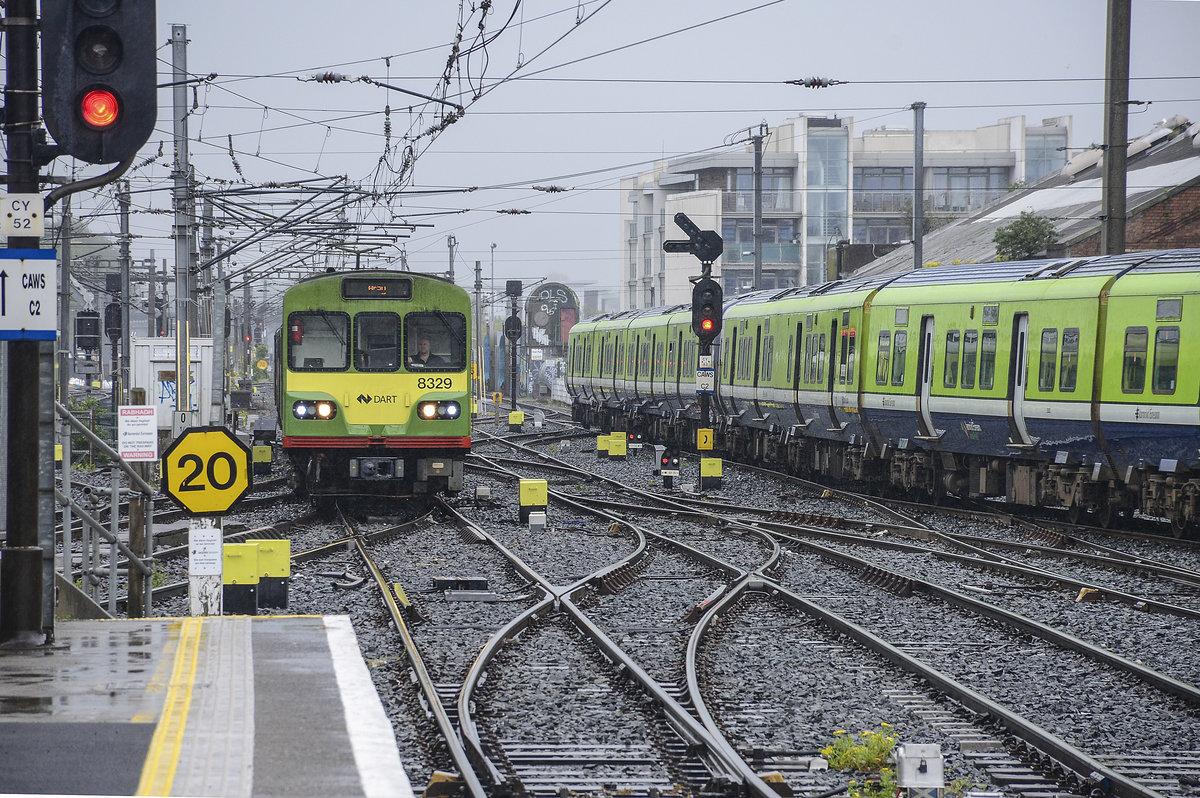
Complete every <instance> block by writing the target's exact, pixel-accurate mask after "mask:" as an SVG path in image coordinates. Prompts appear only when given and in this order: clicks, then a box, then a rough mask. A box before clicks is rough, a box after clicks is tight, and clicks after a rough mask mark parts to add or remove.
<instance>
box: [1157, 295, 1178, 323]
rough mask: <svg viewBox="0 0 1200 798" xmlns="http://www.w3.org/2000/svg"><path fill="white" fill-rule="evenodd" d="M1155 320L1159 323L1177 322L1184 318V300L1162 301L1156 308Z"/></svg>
mask: <svg viewBox="0 0 1200 798" xmlns="http://www.w3.org/2000/svg"><path fill="white" fill-rule="evenodd" d="M1154 318H1155V319H1156V320H1158V321H1176V320H1178V319H1182V318H1183V298H1182V297H1176V298H1175V299H1160V300H1158V304H1157V305H1156V306H1155V313H1154Z"/></svg>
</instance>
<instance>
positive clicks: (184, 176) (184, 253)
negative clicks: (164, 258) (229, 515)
mask: <svg viewBox="0 0 1200 798" xmlns="http://www.w3.org/2000/svg"><path fill="white" fill-rule="evenodd" d="M171 66H172V78H171V79H172V81H173V83H174V88H173V89H172V97H173V100H174V102H173V103H172V110H171V113H172V114H174V117H175V119H174V122H175V124H174V135H175V167H174V169H172V170H171V177H172V178H173V179H174V182H175V185H174V190H173V192H172V197H173V199H174V201H175V227H174V230H172V232H171V235H172V237H173V238H174V239H175V417H174V418H173V419H172V421H171V432H172V434H173V435H174V437H176V438H178V437H179V434H180V433H181V432H183V430H184V429H186V428H187V427H190V426H192V397H191V395H190V393H189V388H190V382H191V343H190V341H189V330H188V305H189V304H190V301H191V294H190V293H189V290H188V289H189V280H188V276H189V275H188V266H189V265H190V262H191V247H190V246H189V243H190V238H191V236H190V235H189V230H190V229H191V219H190V213H189V210H190V207H191V202H190V199H191V198H190V195H189V193H188V192H189V188H190V187H189V185H188V123H187V118H188V104H187V26H186V25H172V26H171Z"/></svg>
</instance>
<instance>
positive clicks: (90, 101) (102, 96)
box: [79, 89, 121, 128]
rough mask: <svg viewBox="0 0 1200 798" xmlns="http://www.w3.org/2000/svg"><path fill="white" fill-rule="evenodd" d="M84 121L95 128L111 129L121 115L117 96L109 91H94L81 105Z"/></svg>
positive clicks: (89, 93)
mask: <svg viewBox="0 0 1200 798" xmlns="http://www.w3.org/2000/svg"><path fill="white" fill-rule="evenodd" d="M79 110H80V112H81V113H82V114H83V121H84V122H87V123H88V124H89V125H91V126H92V127H94V128H106V127H111V126H112V125H113V124H114V123H115V122H116V121H117V118H118V117H119V116H120V115H121V105H120V103H118V102H117V96H116V95H115V94H113V93H112V92H111V91H108V90H107V89H92V90H91V91H89V92H88V93H87V94H84V95H83V100H82V101H81V102H80V104H79Z"/></svg>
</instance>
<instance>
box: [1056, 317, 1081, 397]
mask: <svg viewBox="0 0 1200 798" xmlns="http://www.w3.org/2000/svg"><path fill="white" fill-rule="evenodd" d="M1078 378H1079V328H1078V327H1068V328H1066V329H1065V330H1063V347H1062V360H1060V361H1059V367H1058V389H1059V390H1060V391H1073V390H1075V383H1076V381H1077V380H1078Z"/></svg>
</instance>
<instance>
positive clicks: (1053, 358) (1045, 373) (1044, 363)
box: [1038, 327, 1058, 391]
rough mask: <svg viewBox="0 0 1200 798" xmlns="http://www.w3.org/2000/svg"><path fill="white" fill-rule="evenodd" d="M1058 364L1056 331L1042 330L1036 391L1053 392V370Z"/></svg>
mask: <svg viewBox="0 0 1200 798" xmlns="http://www.w3.org/2000/svg"><path fill="white" fill-rule="evenodd" d="M1057 363H1058V330H1057V329H1051V328H1049V327H1047V328H1045V329H1043V330H1042V354H1041V357H1040V358H1039V359H1038V390H1039V391H1053V390H1054V369H1055V367H1056V365H1057Z"/></svg>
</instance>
